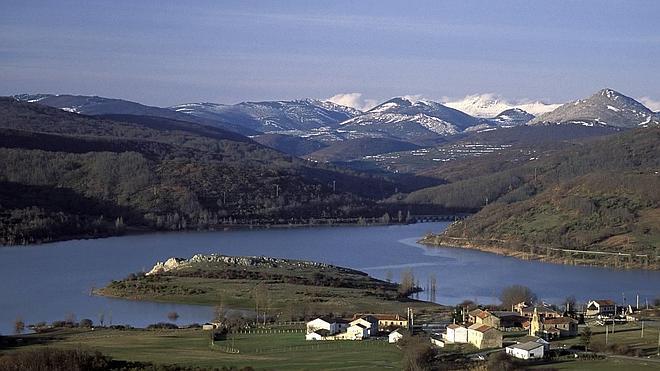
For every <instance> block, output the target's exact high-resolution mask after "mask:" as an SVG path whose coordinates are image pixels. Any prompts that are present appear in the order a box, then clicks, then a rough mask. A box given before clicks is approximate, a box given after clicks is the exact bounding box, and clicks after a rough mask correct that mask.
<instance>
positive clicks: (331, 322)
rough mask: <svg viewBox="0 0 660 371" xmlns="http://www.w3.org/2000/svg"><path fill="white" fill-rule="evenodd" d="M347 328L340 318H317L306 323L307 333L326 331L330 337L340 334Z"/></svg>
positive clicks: (346, 324)
mask: <svg viewBox="0 0 660 371" xmlns="http://www.w3.org/2000/svg"><path fill="white" fill-rule="evenodd" d="M347 328H348V322H347V321H346V320H343V319H341V318H330V317H318V318H316V319H313V320H311V321H309V322H307V333H308V334H310V333H312V332H315V331H316V330H328V331H329V332H330V334H331V335H334V334H336V333H339V332H342V331H344V330H346V329H347Z"/></svg>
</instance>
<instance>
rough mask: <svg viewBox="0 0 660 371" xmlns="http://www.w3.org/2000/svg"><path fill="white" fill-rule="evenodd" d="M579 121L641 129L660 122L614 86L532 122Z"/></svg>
mask: <svg viewBox="0 0 660 371" xmlns="http://www.w3.org/2000/svg"><path fill="white" fill-rule="evenodd" d="M529 124H530V125H539V124H542V125H543V124H544V125H548V124H575V125H585V126H612V127H617V128H628V129H631V128H637V127H647V126H654V125H655V126H657V125H660V120H658V118H657V117H656V116H655V115H654V113H653V112H652V111H651V110H650V109H648V108H647V107H645V106H644V105H643V104H641V103H639V102H638V101H636V100H634V99H632V98H630V97H627V96H625V95H623V94H621V93H619V92H617V91H614V90H612V89H602V90H600V91H598V92H596V93H594V94H593V95H592V96H590V97H588V98H585V99H579V100H576V101H573V102H570V103H566V104H564V105H562V106H560V107H558V108H557V109H555V110H554V111H552V112H548V113H546V114H543V115H541V116H538V117H536V118H535V119H533V120H532V121H530V123H529Z"/></svg>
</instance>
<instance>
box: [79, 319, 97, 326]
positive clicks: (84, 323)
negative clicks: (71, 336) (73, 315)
mask: <svg viewBox="0 0 660 371" xmlns="http://www.w3.org/2000/svg"><path fill="white" fill-rule="evenodd" d="M79 326H80V327H84V328H92V327H93V326H94V322H92V320H91V319H88V318H85V319H81V320H80V324H79Z"/></svg>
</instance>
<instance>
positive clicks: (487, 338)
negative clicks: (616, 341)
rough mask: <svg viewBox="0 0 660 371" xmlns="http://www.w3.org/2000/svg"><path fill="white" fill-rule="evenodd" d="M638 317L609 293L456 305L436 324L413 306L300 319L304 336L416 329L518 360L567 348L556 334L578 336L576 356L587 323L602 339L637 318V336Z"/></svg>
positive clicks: (477, 354)
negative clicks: (573, 300) (575, 301)
mask: <svg viewBox="0 0 660 371" xmlns="http://www.w3.org/2000/svg"><path fill="white" fill-rule="evenodd" d="M647 307H648V304H647ZM643 319H644V317H643V310H642V308H640V307H639V302H638V303H637V305H635V306H633V305H625V306H617V304H616V303H615V302H614V301H613V300H610V299H597V300H590V301H589V302H588V303H586V304H585V305H582V306H581V308H580V309H576V308H571V307H570V304H567V305H566V307H565V308H564V310H563V311H560V310H559V309H558V308H557V307H556V306H551V305H548V304H545V303H526V302H521V303H518V304H515V305H513V306H512V308H511V310H508V311H505V310H490V309H482V308H474V309H471V310H469V309H468V308H466V307H464V308H457V315H456V316H455V317H454V319H453V321H452V323H446V324H442V325H440V326H438V324H437V323H436V324H435V326H429V323H424V322H417V323H416V322H415V313H414V311H413V310H412V309H408V310H407V313H406V314H405V315H401V314H396V313H388V314H376V313H371V314H355V315H354V316H353V317H352V318H337V317H329V316H322V317H317V318H314V319H313V320H311V321H308V322H307V323H306V333H305V340H307V341H340V340H351V341H367V340H379V341H387V342H388V343H394V344H396V343H398V342H400V341H401V340H402V339H403V338H404V337H405V336H417V335H419V336H424V337H427V338H428V341H429V342H430V344H431V345H432V346H433V347H435V348H437V349H438V350H445V349H448V348H452V347H453V348H454V349H456V347H460V349H461V350H462V351H466V350H467V352H465V353H466V354H470V353H471V354H472V356H471V357H470V359H472V360H484V359H485V355H487V354H492V353H496V352H504V353H505V354H506V355H508V356H510V357H512V358H516V359H519V360H543V359H549V358H550V357H551V354H552V352H554V353H555V354H560V353H565V352H568V351H569V350H568V349H567V347H566V345H565V344H563V343H562V340H567V339H578V340H579V342H580V343H582V344H583V348H582V349H580V348H579V347H573V349H580V350H581V352H580V351H573V352H570V353H571V356H572V357H575V358H578V357H580V353H582V354H588V353H587V352H588V351H589V348H588V345H589V341H590V339H589V337H590V336H591V334H592V332H594V331H593V330H592V328H594V327H600V328H603V327H604V328H605V332H606V339H607V334H614V332H615V331H616V327H617V326H618V327H619V328H620V331H622V330H623V329H626V330H625V331H630V330H629V329H628V328H627V327H626V326H627V325H628V324H635V323H637V322H639V321H640V320H641V321H642V336H643ZM427 322H428V321H427ZM580 329H581V330H580ZM656 331H657V326H656ZM585 334H588V335H585ZM606 341H607V340H606ZM585 342H586V344H584V343H585ZM658 351H659V352H660V335H659V337H658ZM592 356H593V355H592ZM657 356H660V353H659V354H657Z"/></svg>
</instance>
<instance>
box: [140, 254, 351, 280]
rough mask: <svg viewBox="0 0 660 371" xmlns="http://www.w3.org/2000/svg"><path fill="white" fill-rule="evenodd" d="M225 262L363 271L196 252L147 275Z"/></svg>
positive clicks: (236, 264) (159, 266)
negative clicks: (190, 256)
mask: <svg viewBox="0 0 660 371" xmlns="http://www.w3.org/2000/svg"><path fill="white" fill-rule="evenodd" d="M209 263H210V264H223V265H227V266H233V267H269V268H275V267H289V268H310V267H313V268H333V269H339V270H344V271H346V272H357V273H360V274H362V272H359V271H354V270H352V269H348V268H342V267H336V266H334V265H330V264H325V263H319V262H311V261H303V260H290V259H280V258H273V257H268V256H228V255H219V254H211V255H202V254H196V255H194V256H193V257H192V258H190V259H183V258H174V257H172V258H169V259H167V260H166V261H165V262H157V263H156V265H154V267H153V268H152V269H151V270H150V271H149V272H148V273H146V275H147V276H150V275H154V274H161V273H166V272H169V271H173V270H177V269H181V268H186V267H192V266H195V265H198V264H209Z"/></svg>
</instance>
